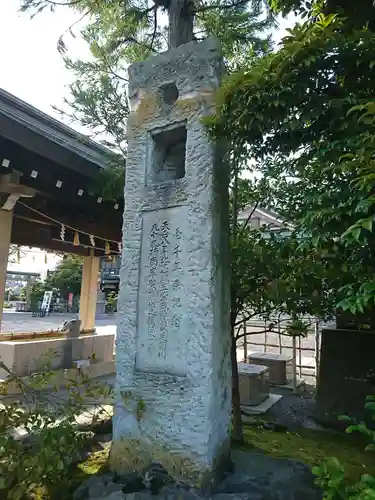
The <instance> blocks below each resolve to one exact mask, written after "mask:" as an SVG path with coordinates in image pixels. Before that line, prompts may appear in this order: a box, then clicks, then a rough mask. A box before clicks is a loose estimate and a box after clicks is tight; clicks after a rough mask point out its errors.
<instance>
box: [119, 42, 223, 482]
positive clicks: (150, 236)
mask: <svg viewBox="0 0 375 500" xmlns="http://www.w3.org/2000/svg"><path fill="white" fill-rule="evenodd" d="M221 75H222V57H221V54H220V49H219V46H218V42H217V41H216V40H215V39H207V40H206V41H204V42H202V43H196V42H191V43H188V44H185V45H182V46H180V47H178V48H176V49H172V50H170V51H168V52H165V53H163V54H160V55H158V56H155V57H153V58H151V59H149V60H148V61H146V62H141V63H136V64H134V65H132V66H131V67H130V68H129V77H130V84H129V102H130V109H131V112H130V117H129V124H128V141H129V142H128V157H127V167H126V186H125V210H124V225H123V258H122V266H121V274H120V279H121V286H120V298H119V303H118V311H119V312H118V318H119V324H118V334H117V351H116V362H117V383H116V386H117V400H116V405H115V417H114V431H113V444H112V449H111V466H112V469H113V470H115V471H117V472H119V473H124V472H129V471H139V472H140V471H142V470H144V469H145V467H147V466H149V465H150V464H151V463H152V462H154V463H155V462H156V463H158V464H161V465H162V466H164V467H165V468H166V469H167V471H168V472H169V473H170V475H171V476H172V477H173V478H175V479H181V478H183V479H184V480H185V481H187V482H188V483H190V484H193V485H196V486H204V487H205V486H209V485H210V484H212V481H214V480H215V475H216V472H217V471H218V470H219V469H220V466H221V465H222V464H223V462H225V461H226V460H227V459H228V457H229V429H230V416H231V370H230V335H229V278H230V276H229V267H230V266H229V260H228V213H227V211H228V171H227V167H226V165H225V162H224V161H223V150H222V148H221V147H220V146H219V144H214V143H212V142H210V140H209V137H208V135H207V133H206V130H205V127H204V125H203V124H202V118H204V117H205V116H206V115H208V114H209V113H211V112H212V111H213V106H214V92H215V90H216V89H217V87H218V85H219V83H220V78H221Z"/></svg>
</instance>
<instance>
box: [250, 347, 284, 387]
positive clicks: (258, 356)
mask: <svg viewBox="0 0 375 500" xmlns="http://www.w3.org/2000/svg"><path fill="white" fill-rule="evenodd" d="M248 362H249V363H250V364H253V365H263V366H267V367H268V369H269V381H270V384H272V385H285V384H287V383H288V381H289V380H291V379H292V376H293V369H292V363H293V358H292V357H291V356H286V355H284V354H277V353H273V352H252V353H251V354H250V355H249V357H248Z"/></svg>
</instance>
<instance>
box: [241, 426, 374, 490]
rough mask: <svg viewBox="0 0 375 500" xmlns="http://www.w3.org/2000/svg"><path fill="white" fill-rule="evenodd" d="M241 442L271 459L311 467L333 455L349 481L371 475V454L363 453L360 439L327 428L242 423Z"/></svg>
mask: <svg viewBox="0 0 375 500" xmlns="http://www.w3.org/2000/svg"><path fill="white" fill-rule="evenodd" d="M244 435H245V445H244V446H243V447H241V448H243V449H252V450H254V448H257V449H259V450H262V451H263V452H264V453H266V454H267V455H272V456H273V457H275V458H290V459H294V460H299V461H301V462H304V463H305V464H307V465H309V466H310V467H313V466H315V465H319V464H321V463H322V462H323V461H324V460H326V459H327V458H330V457H336V458H337V459H338V460H339V461H340V462H341V463H342V464H343V465H344V467H345V471H346V474H347V476H348V479H349V480H356V479H358V478H359V477H360V476H361V474H364V473H366V474H370V475H374V476H375V454H374V453H372V452H365V451H364V448H365V445H366V443H364V442H363V440H361V439H359V438H357V437H355V436H348V435H344V434H339V433H335V432H330V431H315V430H310V429H303V430H301V431H300V432H275V431H270V430H266V429H264V428H262V427H260V426H245V428H244Z"/></svg>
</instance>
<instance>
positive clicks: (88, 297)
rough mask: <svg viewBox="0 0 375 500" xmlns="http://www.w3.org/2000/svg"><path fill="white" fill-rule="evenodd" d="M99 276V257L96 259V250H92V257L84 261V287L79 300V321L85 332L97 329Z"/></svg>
mask: <svg viewBox="0 0 375 500" xmlns="http://www.w3.org/2000/svg"><path fill="white" fill-rule="evenodd" d="M98 275H99V257H95V255H94V250H90V255H89V256H87V257H84V259H83V273H82V286H81V296H80V300H79V319H80V320H81V325H82V329H83V330H92V329H93V328H94V327H95V311H96V296H97V284H98Z"/></svg>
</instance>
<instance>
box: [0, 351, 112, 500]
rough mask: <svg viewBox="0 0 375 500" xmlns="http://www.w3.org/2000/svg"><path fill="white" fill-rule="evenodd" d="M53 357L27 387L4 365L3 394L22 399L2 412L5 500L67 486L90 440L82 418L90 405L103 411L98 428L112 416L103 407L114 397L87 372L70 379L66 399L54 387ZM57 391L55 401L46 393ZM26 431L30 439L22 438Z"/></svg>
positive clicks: (0, 471) (0, 470) (0, 462)
mask: <svg viewBox="0 0 375 500" xmlns="http://www.w3.org/2000/svg"><path fill="white" fill-rule="evenodd" d="M48 358H49V359H48ZM51 358H52V356H49V357H47V358H46V359H45V360H44V361H42V363H41V365H43V362H45V366H41V372H40V373H36V374H33V375H31V376H30V377H29V378H28V381H27V382H25V381H24V380H22V379H20V378H18V377H16V376H14V375H12V374H11V372H10V371H9V370H8V368H7V367H6V366H5V365H4V363H1V368H2V369H4V370H6V371H7V372H8V374H9V376H8V378H7V379H6V381H5V382H3V383H2V386H1V394H2V395H3V396H4V395H11V394H13V392H14V390H17V391H18V393H19V394H20V396H19V398H18V399H21V400H22V403H20V402H14V403H9V402H7V403H6V404H5V405H3V406H2V408H1V409H0V492H1V498H4V499H8V500H21V499H23V498H25V496H26V495H27V494H30V493H32V492H33V491H35V490H36V489H37V488H38V487H40V486H44V487H47V488H48V487H51V486H53V485H57V484H60V485H62V484H63V482H64V480H66V479H67V478H68V476H69V474H70V470H71V466H72V464H73V463H75V462H77V461H78V460H79V459H80V457H81V454H82V446H83V443H84V441H85V439H86V440H87V435H86V433H85V432H82V431H79V430H78V427H77V425H76V424H77V422H76V419H77V417H78V416H79V415H81V414H82V413H83V411H84V410H85V409H86V408H87V406H88V405H91V406H97V411H96V413H94V417H93V423H95V421H96V420H97V419H98V418H99V417H100V416H101V415H103V413H104V412H105V411H106V409H105V407H104V406H103V403H104V402H105V401H107V402H108V401H110V400H111V398H112V394H111V388H110V387H108V386H106V387H104V386H101V385H100V384H98V383H95V382H92V381H90V380H89V379H88V377H87V376H85V375H84V374H83V373H81V374H80V376H79V377H78V378H77V379H72V380H69V381H68V383H67V384H66V385H65V386H64V388H63V389H64V390H63V391H61V394H60V393H59V389H58V388H57V387H55V386H54V374H53V372H52V371H51V368H50V366H51ZM51 388H53V396H51V393H48V392H46V391H47V390H48V389H49V390H51ZM12 400H13V401H14V396H13V398H12ZM22 431H23V433H24V434H25V435H24V438H23V439H19V438H17V433H19V432H22Z"/></svg>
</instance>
